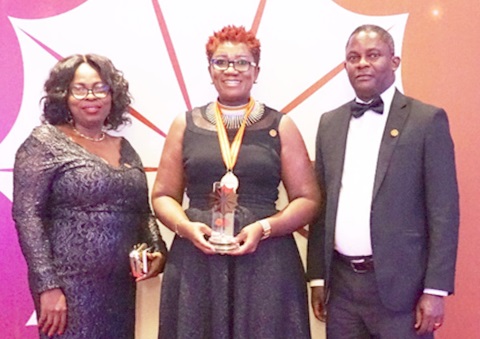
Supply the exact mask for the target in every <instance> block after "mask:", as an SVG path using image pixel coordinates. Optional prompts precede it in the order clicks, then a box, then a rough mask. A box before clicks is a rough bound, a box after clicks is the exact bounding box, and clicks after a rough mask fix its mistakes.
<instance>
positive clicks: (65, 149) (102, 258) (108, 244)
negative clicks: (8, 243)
mask: <svg viewBox="0 0 480 339" xmlns="http://www.w3.org/2000/svg"><path fill="white" fill-rule="evenodd" d="M120 153H121V159H120V166H119V167H114V166H111V165H109V164H108V163H107V162H106V161H104V160H103V159H101V158H99V157H97V156H96V155H94V154H92V153H90V152H88V151H87V150H86V149H84V148H83V147H82V146H80V145H78V144H76V143H75V142H73V141H72V140H71V139H70V138H68V137H67V136H66V135H65V134H64V133H62V132H61V131H60V130H58V129H57V128H56V127H54V126H52V125H47V124H46V125H42V126H39V127H37V128H35V129H34V130H33V132H32V134H31V135H30V136H29V137H28V138H27V139H26V141H25V142H24V143H23V144H22V145H21V147H20V148H19V150H18V151H17V155H16V161H15V167H14V199H13V216H14V220H15V223H16V228H17V231H18V236H19V241H20V245H21V248H22V251H23V254H24V256H25V259H26V261H27V266H28V273H29V284H30V290H31V293H32V296H33V299H34V303H35V307H36V310H37V315H38V314H39V295H40V293H41V292H43V291H46V290H48V289H52V288H57V287H59V288H61V289H62V290H63V292H64V294H65V296H66V300H67V307H68V319H67V330H66V332H65V334H64V335H62V336H59V338H88V339H93V338H95V339H98V338H133V337H134V329H135V282H134V279H133V277H132V276H131V275H130V268H129V259H128V254H129V251H130V250H131V248H132V246H133V245H134V244H136V243H138V242H140V241H145V242H148V243H150V244H152V245H154V246H155V247H156V248H157V249H158V250H160V251H162V252H165V244H164V243H163V241H162V239H161V237H160V234H159V231H158V227H157V224H156V221H155V219H154V217H153V216H152V214H151V211H150V207H149V201H148V188H147V182H146V177H145V173H144V170H143V167H142V163H141V161H140V158H139V157H138V155H137V153H136V152H135V151H134V149H133V148H132V147H131V145H130V144H129V143H128V141H127V140H126V139H122V141H121V150H120ZM41 337H42V338H43V337H44V338H46V336H41Z"/></svg>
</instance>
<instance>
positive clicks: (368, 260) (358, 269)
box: [335, 251, 374, 273]
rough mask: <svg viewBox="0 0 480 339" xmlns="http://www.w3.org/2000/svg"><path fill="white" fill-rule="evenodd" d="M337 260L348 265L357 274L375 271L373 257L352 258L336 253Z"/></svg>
mask: <svg viewBox="0 0 480 339" xmlns="http://www.w3.org/2000/svg"><path fill="white" fill-rule="evenodd" d="M335 258H337V259H338V260H340V261H341V262H343V263H345V264H347V265H348V266H350V267H351V268H352V270H353V271H354V272H355V273H367V272H371V271H373V269H374V265H373V256H371V255H368V256H358V257H350V256H347V255H343V254H341V253H339V252H337V251H335Z"/></svg>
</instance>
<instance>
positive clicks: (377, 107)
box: [351, 97, 383, 118]
mask: <svg viewBox="0 0 480 339" xmlns="http://www.w3.org/2000/svg"><path fill="white" fill-rule="evenodd" d="M351 109H352V115H353V117H355V118H360V117H361V116H362V115H363V113H365V112H366V111H368V110H369V109H371V110H372V111H374V112H376V113H378V114H383V101H382V98H380V97H377V98H375V99H374V100H372V102H370V103H369V104H362V103H360V102H357V101H356V100H353V102H352V106H351Z"/></svg>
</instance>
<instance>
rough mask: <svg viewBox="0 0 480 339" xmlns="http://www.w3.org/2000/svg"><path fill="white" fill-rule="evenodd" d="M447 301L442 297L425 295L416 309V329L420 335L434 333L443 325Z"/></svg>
mask: <svg viewBox="0 0 480 339" xmlns="http://www.w3.org/2000/svg"><path fill="white" fill-rule="evenodd" d="M444 314H445V300H444V297H442V296H437V295H433V294H426V293H424V294H423V295H422V296H421V297H420V299H419V300H418V303H417V307H416V322H415V329H416V330H417V334H418V335H422V334H425V333H429V332H433V331H435V330H437V329H438V328H440V326H442V324H443V316H444Z"/></svg>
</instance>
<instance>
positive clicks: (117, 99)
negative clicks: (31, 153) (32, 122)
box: [41, 54, 132, 130]
mask: <svg viewBox="0 0 480 339" xmlns="http://www.w3.org/2000/svg"><path fill="white" fill-rule="evenodd" d="M83 63H87V64H88V65H90V66H91V67H92V68H93V69H95V70H96V71H97V72H98V74H99V75H100V78H101V79H102V81H103V82H104V83H106V84H108V86H110V94H111V96H112V108H111V111H110V114H109V115H108V116H107V119H105V129H107V130H117V129H118V127H119V126H121V125H123V124H126V123H130V119H129V118H128V116H127V114H128V112H127V109H128V105H130V103H131V101H132V98H131V95H130V92H129V91H128V82H127V80H125V78H124V77H123V73H122V72H121V71H119V70H118V69H116V68H115V66H114V65H113V63H112V61H111V60H110V59H108V58H106V57H104V56H101V55H96V54H85V55H81V54H74V55H71V56H69V57H66V58H64V59H62V60H60V61H59V62H57V64H56V65H55V66H54V67H53V68H52V70H51V71H50V75H49V77H48V79H47V81H46V82H45V85H44V90H45V93H46V94H45V96H44V97H42V99H41V102H43V115H42V120H43V121H46V122H48V123H49V124H51V125H60V124H65V123H69V122H71V119H72V116H71V113H70V109H69V108H68V96H69V88H70V84H71V82H72V80H73V78H74V76H75V72H76V70H77V68H78V66H80V65H81V64H83Z"/></svg>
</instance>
